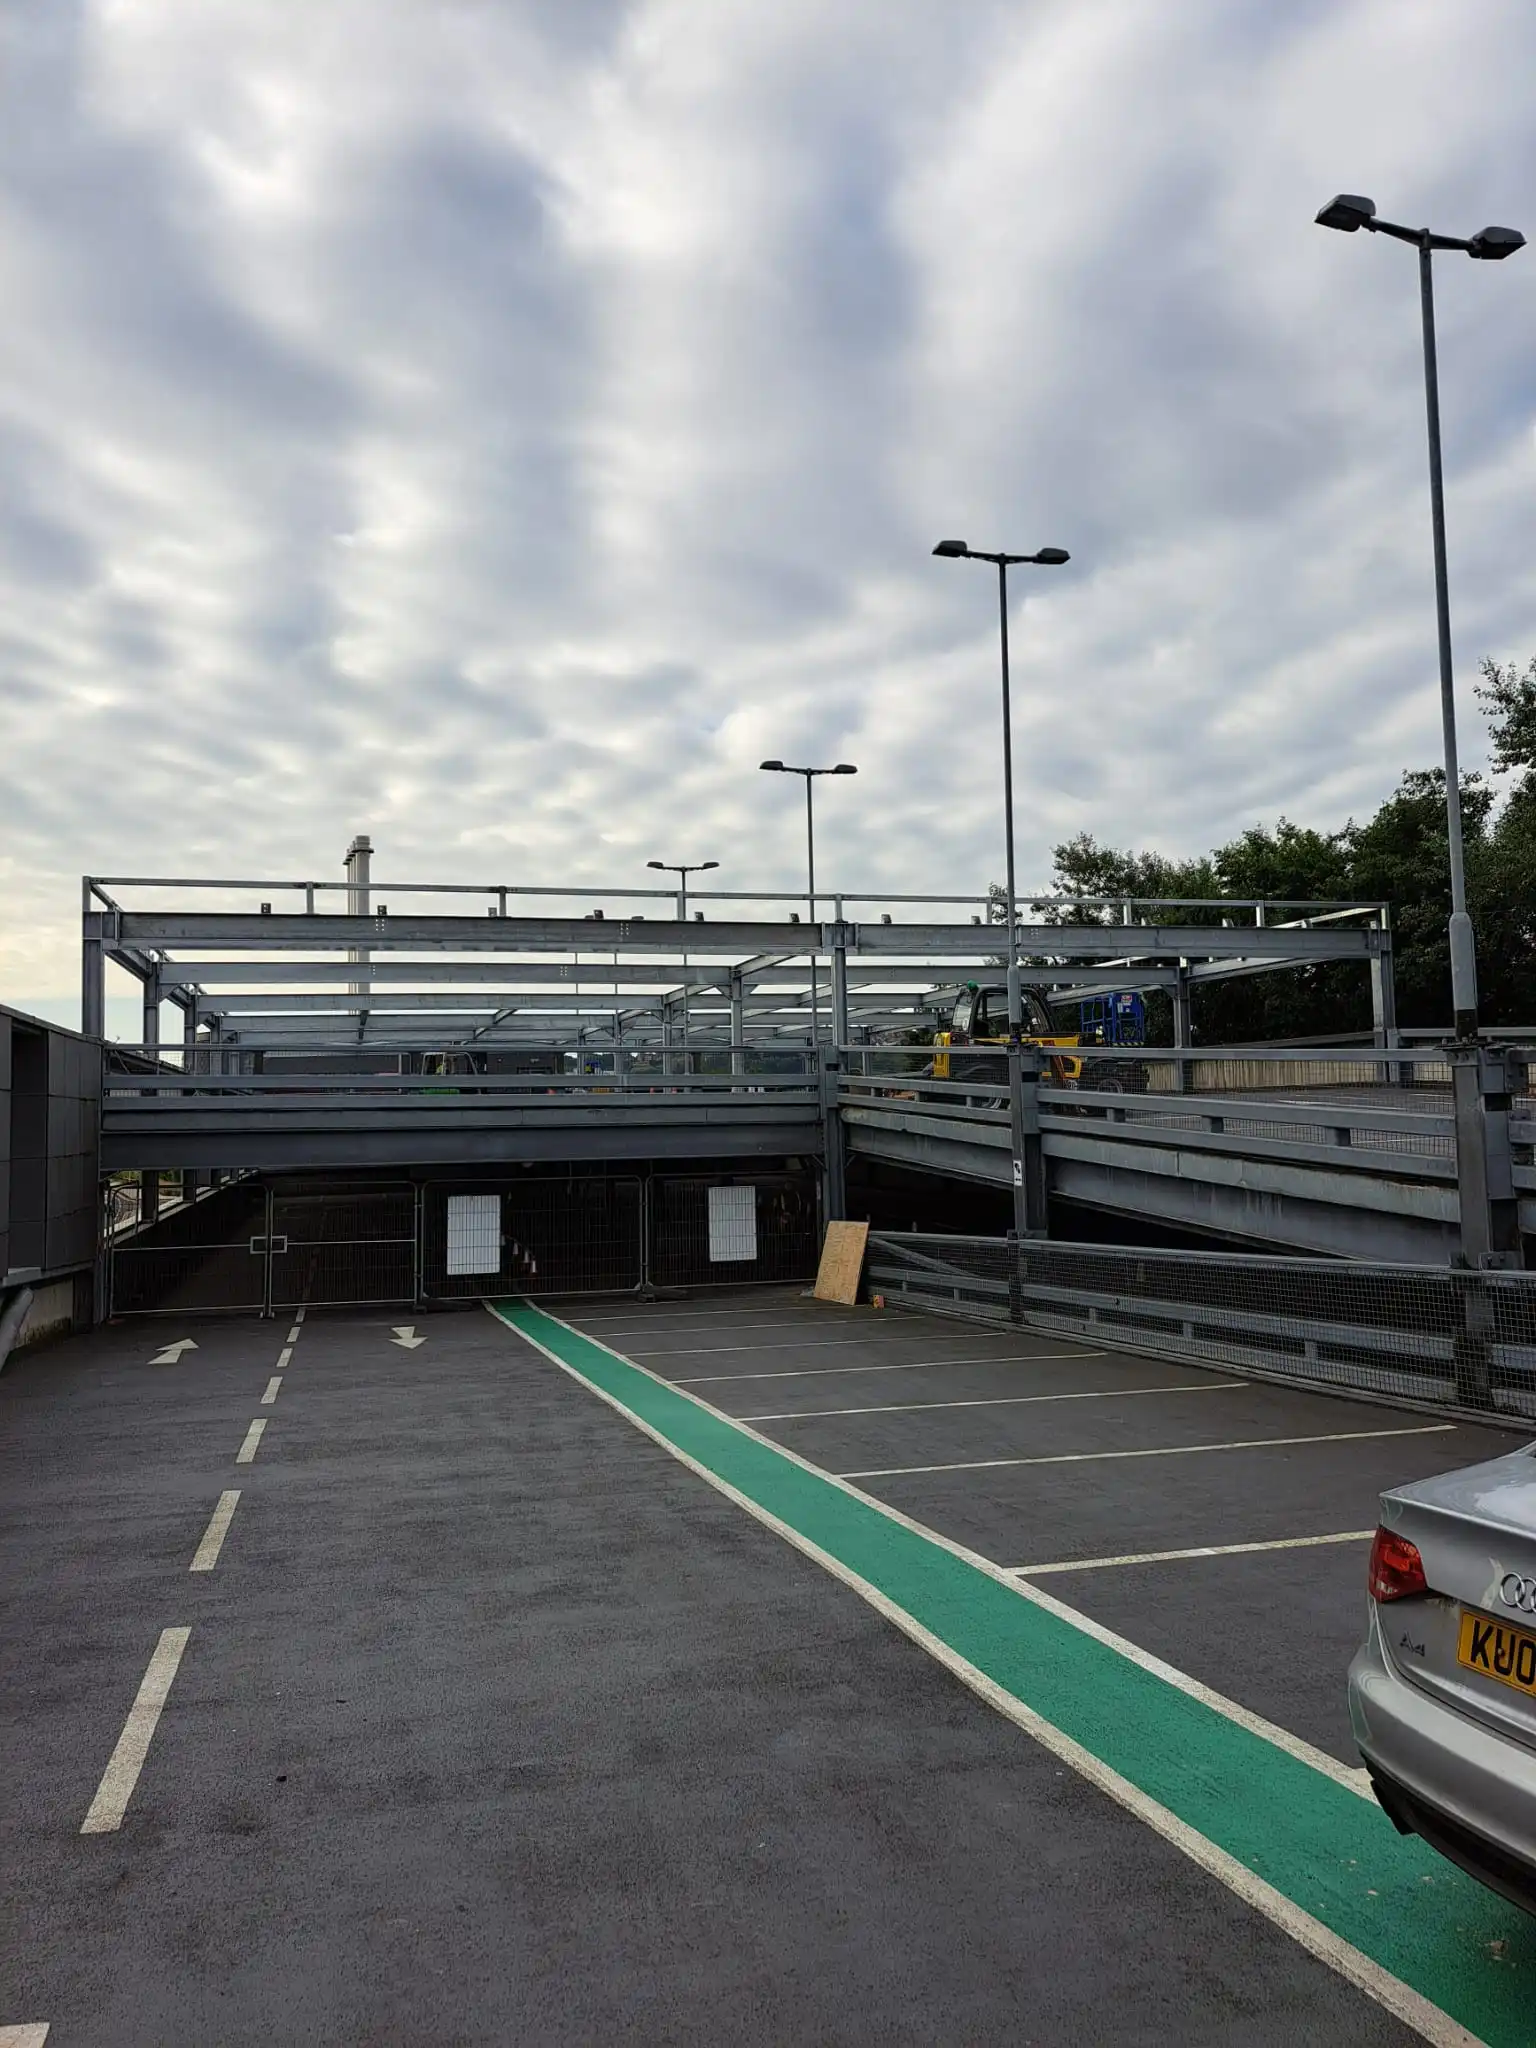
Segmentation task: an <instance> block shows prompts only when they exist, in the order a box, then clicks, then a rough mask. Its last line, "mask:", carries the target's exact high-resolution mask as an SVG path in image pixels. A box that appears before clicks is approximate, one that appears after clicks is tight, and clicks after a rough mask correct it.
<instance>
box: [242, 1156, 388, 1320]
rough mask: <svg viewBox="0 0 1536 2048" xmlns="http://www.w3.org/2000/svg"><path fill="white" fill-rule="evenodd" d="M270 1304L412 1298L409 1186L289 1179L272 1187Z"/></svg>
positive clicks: (289, 1305) (337, 1303)
mask: <svg viewBox="0 0 1536 2048" xmlns="http://www.w3.org/2000/svg"><path fill="white" fill-rule="evenodd" d="M269 1253H270V1260H271V1269H272V1279H271V1293H270V1297H269V1299H270V1304H271V1306H272V1307H273V1308H299V1307H308V1306H311V1305H313V1306H315V1307H320V1306H326V1305H328V1306H333V1307H340V1306H350V1305H359V1306H361V1305H362V1304H364V1303H369V1302H400V1301H404V1302H411V1301H414V1300H415V1299H416V1291H417V1290H416V1270H417V1258H416V1190H415V1189H414V1187H412V1186H411V1185H410V1183H409V1182H399V1183H395V1184H390V1185H386V1186H376V1187H358V1186H352V1185H349V1184H348V1183H346V1182H337V1183H336V1184H335V1185H334V1186H331V1187H325V1186H321V1187H318V1188H317V1187H314V1186H311V1185H308V1184H305V1183H289V1184H287V1185H280V1186H277V1187H274V1189H273V1193H272V1208H271V1224H270V1232H269Z"/></svg>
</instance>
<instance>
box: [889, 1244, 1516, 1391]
mask: <svg viewBox="0 0 1536 2048" xmlns="http://www.w3.org/2000/svg"><path fill="white" fill-rule="evenodd" d="M867 1273H868V1286H869V1288H870V1290H871V1292H873V1293H875V1294H879V1295H881V1296H882V1297H883V1298H884V1300H885V1301H886V1303H887V1305H888V1306H891V1307H897V1308H915V1309H923V1310H926V1311H928V1312H930V1313H934V1312H937V1313H939V1314H948V1315H956V1316H960V1317H962V1318H964V1319H965V1320H967V1321H981V1322H993V1323H1005V1324H1011V1325H1022V1326H1026V1327H1029V1328H1032V1329H1037V1330H1041V1331H1045V1332H1049V1333H1051V1334H1054V1335H1057V1336H1064V1337H1072V1338H1076V1339H1078V1340H1079V1341H1081V1342H1082V1343H1083V1344H1084V1345H1086V1346H1088V1347H1090V1348H1093V1349H1113V1350H1126V1351H1138V1352H1141V1351H1146V1352H1153V1353H1156V1354H1158V1355H1161V1356H1169V1357H1175V1358H1179V1359H1189V1360H1194V1361H1197V1362H1200V1363H1211V1364H1218V1365H1220V1366H1222V1367H1223V1368H1224V1369H1236V1370H1238V1371H1240V1372H1247V1373H1252V1374H1254V1375H1256V1376H1258V1377H1261V1378H1269V1379H1282V1380H1287V1381H1292V1382H1298V1383H1302V1384H1305V1385H1308V1386H1311V1387H1315V1388H1326V1389H1332V1390H1335V1391H1353V1392H1361V1393H1368V1394H1372V1395H1376V1396H1382V1397H1386V1398H1389V1399H1391V1400H1393V1401H1397V1402H1408V1403H1412V1404H1414V1405H1422V1406H1428V1407H1433V1408H1437V1409H1450V1410H1453V1411H1455V1412H1458V1413H1463V1414H1466V1415H1469V1416H1476V1417H1479V1418H1481V1419H1483V1420H1488V1419H1490V1418H1497V1417H1505V1418H1508V1419H1509V1420H1511V1421H1514V1422H1526V1421H1531V1420H1536V1274H1529V1273H1509V1272H1468V1271H1459V1270H1456V1269H1454V1268H1448V1267H1443V1266H1397V1265H1373V1264H1365V1263H1347V1262H1344V1261H1340V1260H1325V1259H1292V1258H1261V1257H1257V1256H1250V1255H1245V1254H1223V1253H1212V1252H1199V1253H1194V1252H1171V1251H1153V1250H1146V1249H1143V1248H1141V1247H1135V1248H1131V1249H1120V1248H1118V1247H1114V1246H1104V1245H1086V1244H1069V1243H1059V1242H1054V1241H1053V1242H1049V1243H1047V1242H1042V1241H1037V1240H1021V1239H998V1238H977V1237H944V1236H936V1235H929V1234H923V1233H916V1232H889V1231H877V1232H872V1233H871V1235H870V1239H869V1257H868V1268H867Z"/></svg>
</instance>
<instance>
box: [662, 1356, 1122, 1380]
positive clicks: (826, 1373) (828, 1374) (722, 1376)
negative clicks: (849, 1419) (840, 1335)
mask: <svg viewBox="0 0 1536 2048" xmlns="http://www.w3.org/2000/svg"><path fill="white" fill-rule="evenodd" d="M1104 1356H1105V1354H1104V1353H1103V1352H1102V1351H1018V1352H1015V1353H1014V1354H1013V1356H1012V1357H1009V1358H904V1359H902V1360H900V1361H899V1363H897V1364H896V1365H797V1366H795V1367H794V1368H793V1370H791V1371H789V1372H711V1373H692V1374H690V1375H689V1377H688V1378H687V1379H682V1380H673V1382H672V1384H673V1386H674V1387H723V1386H729V1385H732V1384H733V1383H734V1382H736V1381H737V1380H739V1381H741V1383H742V1384H743V1385H745V1384H746V1382H747V1381H748V1380H815V1379H821V1380H832V1379H836V1378H837V1377H838V1376H839V1375H840V1374H842V1373H845V1372H927V1371H928V1370H929V1369H930V1367H933V1366H939V1365H1044V1364H1047V1363H1049V1362H1050V1361H1051V1360H1052V1359H1058V1358H1103V1357H1104Z"/></svg>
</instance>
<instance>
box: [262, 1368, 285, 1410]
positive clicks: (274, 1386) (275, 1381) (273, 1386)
mask: <svg viewBox="0 0 1536 2048" xmlns="http://www.w3.org/2000/svg"><path fill="white" fill-rule="evenodd" d="M282 1384H283V1376H282V1374H281V1373H280V1372H275V1373H273V1375H272V1377H271V1379H269V1380H268V1381H267V1391H266V1392H265V1393H264V1394H263V1395H262V1397H261V1405H262V1407H263V1408H270V1407H271V1406H272V1403H273V1402H274V1401H275V1400H276V1399H277V1390H278V1388H279V1387H280V1386H281V1385H282Z"/></svg>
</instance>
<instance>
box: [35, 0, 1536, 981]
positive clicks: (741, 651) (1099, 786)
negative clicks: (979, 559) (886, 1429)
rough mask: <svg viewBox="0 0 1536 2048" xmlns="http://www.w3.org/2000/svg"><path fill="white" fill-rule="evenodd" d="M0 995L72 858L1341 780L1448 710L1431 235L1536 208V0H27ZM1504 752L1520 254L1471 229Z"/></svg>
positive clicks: (1521, 485) (532, 867)
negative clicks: (1407, 243)
mask: <svg viewBox="0 0 1536 2048" xmlns="http://www.w3.org/2000/svg"><path fill="white" fill-rule="evenodd" d="M0 58H3V74H0V96H3V97H0V115H3V118H0V304H3V305H4V308H5V316H4V319H3V321H0V883H3V893H0V1000H5V1001H9V1002H12V1003H15V1004H17V1005H20V1006H22V1007H28V1008H36V1009H40V1010H43V1011H45V1012H48V1013H49V1014H55V1015H58V1016H60V1017H62V1018H66V1019H71V1020H72V1018H73V1015H74V1006H75V1003H76V1000H77V988H78V970H77V965H76V961H77V948H76V938H75V930H76V919H77V910H78V900H79V899H78V877H79V875H80V874H81V872H82V871H90V872H95V873H116V874H128V873H138V874H144V873H182V874H202V873H207V874H224V875H231V874H253V875H260V874H267V875H306V874H315V875H329V874H332V873H334V872H335V871H336V870H337V869H338V867H339V863H340V858H341V854H342V852H343V849H344V847H345V845H346V842H347V841H348V839H349V838H350V837H351V835H352V834H353V833H354V832H355V831H359V830H366V831H371V832H372V834H373V836H374V840H375V844H376V845H377V846H378V847H379V849H380V853H379V855H378V857H377V860H376V864H375V865H376V872H378V873H381V874H383V875H384V876H386V877H393V878H394V879H396V880H406V879H412V878H416V877H421V878H442V879H457V880H476V881H478V880H489V881H508V882H548V881H565V880H582V881H589V882H592V883H599V884H601V883H607V884H615V885H616V884H619V883H621V882H625V881H633V880H644V879H645V873H644V862H645V860H646V859H647V858H648V857H649V856H652V855H661V856H663V857H665V858H667V859H669V860H681V859H700V858H710V857H713V858H716V859H718V860H720V862H721V874H720V877H719V880H720V882H721V883H722V885H731V886H740V887H748V886H756V885H759V884H761V885H765V886H766V885H772V884H778V885H782V884H785V883H787V882H789V881H790V880H792V879H794V878H796V877H798V875H799V872H800V860H801V839H800V836H799V834H800V814H799V812H798V811H797V809H796V801H795V790H794V786H793V785H791V784H788V783H786V782H785V781H783V780H782V779H781V778H776V777H769V776H765V775H760V774H758V772H757V763H758V761H759V759H761V758H762V757H763V756H764V755H765V754H774V755H782V756H784V757H785V758H788V759H791V760H815V761H833V760H837V759H841V758H847V759H850V760H853V761H856V762H857V763H858V765H859V770H860V774H859V778H858V780H857V781H856V782H843V783H840V784H836V785H831V786H828V787H827V791H826V797H825V801H824V803H823V804H822V807H821V811H820V817H819V822H820V827H821V830H820V833H819V838H820V842H821V848H822V860H821V867H822V872H823V877H824V879H825V880H826V881H827V882H829V883H830V884H831V885H833V886H838V885H841V886H842V887H845V888H848V889H856V888H860V887H865V888H868V887H872V886H876V887H883V888H890V889H898V888H908V889H914V888H924V887H927V888H934V889H937V888H979V887H980V886H982V885H983V884H984V883H985V881H986V880H987V878H988V877H989V876H991V875H995V874H997V873H998V872H999V871H1000V868H1001V857H1000V837H1001V827H1000V801H999V786H998V785H999V767H998V743H997V721H998V707H997V680H996V661H997V647H996V610H995V600H994V593H993V590H992V588H991V587H990V585H989V582H988V576H989V573H990V572H988V571H986V570H985V569H982V568H979V567H977V566H974V565H970V564H964V563H945V562H937V561H934V560H932V559H931V557H930V553H929V550H930V549H931V547H932V545H933V543H934V541H935V540H937V539H939V538H940V537H941V536H944V535H947V534H958V535H961V536H963V537H965V538H967V539H969V540H970V541H971V542H972V543H973V544H974V545H977V546H999V545H1001V546H1006V547H1009V548H1017V549H1026V548H1033V547H1038V546H1040V545H1042V544H1045V543H1053V544H1057V545H1060V546H1064V547H1067V548H1069V549H1070V550H1071V551H1072V555H1073V561H1072V565H1071V567H1070V568H1068V569H1065V570H1056V571H1022V572H1019V576H1018V590H1017V599H1018V603H1017V607H1016V610H1015V616H1014V633H1015V641H1014V647H1015V656H1016V688H1017V691H1018V711H1017V715H1018V719H1019V726H1020V734H1019V740H1020V756H1021V772H1020V799H1019V802H1020V833H1021V867H1022V870H1023V875H1024V877H1025V878H1027V880H1028V881H1029V882H1031V883H1032V884H1036V885H1038V884H1039V883H1042V882H1043V881H1044V880H1045V878H1046V876H1047V875H1048V873H1049V867H1050V848H1051V846H1052V845H1053V844H1054V843H1055V842H1056V841H1057V840H1059V839H1061V838H1062V837H1064V836H1065V835H1067V834H1070V833H1073V832H1076V831H1078V830H1081V829H1087V830H1090V831H1092V832H1095V833H1097V834H1098V835H1100V836H1101V837H1103V838H1107V839H1109V840H1111V841H1114V842H1116V843H1120V844H1127V843H1135V844H1139V845H1158V846H1161V847H1164V848H1166V849H1167V850H1169V851H1174V852H1190V851H1195V850H1198V849H1201V848H1204V847H1206V846H1208V845H1210V844H1212V843H1213V842H1215V841H1217V840H1219V839H1221V838H1222V837H1224V836H1226V835H1229V834H1230V833H1232V832H1234V831H1235V830H1238V829H1240V828H1241V827H1243V826H1244V825H1246V824H1249V823H1251V822H1253V821H1254V820H1258V819H1264V820H1270V821H1272V820H1273V819H1274V818H1275V817H1276V816H1278V815H1279V814H1280V813H1281V812H1285V813H1286V814H1287V815H1289V816H1292V817H1294V818H1298V819H1301V820H1303V821H1305V822H1309V823H1317V824H1321V825H1330V826H1331V825H1336V824H1339V823H1341V822H1342V821H1343V819H1344V818H1345V817H1346V816H1347V815H1348V814H1349V813H1350V812H1351V811H1356V812H1359V811H1361V810H1364V809H1366V808H1368V807H1370V806H1372V805H1374V803H1376V802H1377V801H1378V800H1379V799H1380V798H1381V797H1382V796H1383V795H1384V794H1386V792H1387V791H1388V790H1389V788H1390V787H1391V786H1392V785H1393V784H1394V783H1395V781H1396V779H1397V776H1398V773H1399V771H1400V770H1401V769H1402V768H1404V767H1405V766H1410V765H1415V766H1416V765H1421V764H1428V763H1430V762H1432V761H1433V760H1434V759H1435V758H1436V753H1437V744H1438V728H1437V711H1436V699H1435V688H1434V678H1435V667H1434V636H1433V611H1432V592H1431V584H1430V556H1429V535H1428V517H1427V509H1426V494H1425V487H1424V477H1425V464H1424V443H1423V402H1422V390H1421V384H1420V381H1419V380H1420V374H1421V373H1420V356H1419V334H1418V318H1417V315H1418V308H1417V291H1416V280H1415V275H1414V261H1413V256H1412V253H1411V251H1409V250H1407V249H1405V248H1403V247H1401V246H1400V245H1397V244H1394V243H1390V242H1387V241H1385V240H1384V239H1381V238H1371V239H1368V238H1367V237H1365V236H1360V237H1358V238H1356V239H1354V240H1349V239H1346V238H1345V237H1343V236H1339V235H1331V234H1327V233H1325V232H1324V231H1322V230H1321V229H1319V228H1317V227H1315V226H1314V225H1313V224H1312V216H1313V214H1314V213H1315V211H1316V209H1317V207H1318V206H1319V205H1320V204H1321V203H1322V202H1323V201H1324V200H1326V199H1327V198H1328V197H1330V196H1331V194H1332V193H1334V192H1335V191H1338V190H1340V189H1343V190H1347V191H1355V192H1365V193H1369V194H1371V195H1372V196H1373V197H1374V198H1375V199H1376V200H1377V201H1378V203H1379V205H1380V207H1381V209H1382V212H1383V213H1384V214H1385V215H1387V216H1389V217H1393V218H1397V219H1403V220H1408V221H1411V222H1414V223H1418V222H1419V221H1420V220H1426V221H1428V222H1430V223H1432V224H1433V225H1435V226H1436V227H1438V228H1440V229H1442V230H1444V231H1448V232H1456V233H1470V232H1471V231H1473V230H1474V229H1476V228H1478V227H1481V226H1483V225H1484V224H1485V223H1487V222H1489V221H1494V222H1501V223H1508V224H1510V225H1513V226H1517V227H1524V228H1525V229H1526V230H1527V232H1529V233H1531V234H1532V236H1533V239H1536V122H1533V120H1532V118H1531V89H1530V88H1531V80H1532V78H1533V77H1536V8H1532V7H1531V5H1530V4H1529V0H1507V4H1506V0H1455V4H1451V0H1291V4H1289V5H1286V6H1284V7H1279V6H1276V5H1274V0H1252V4H1249V0H1210V4H1206V0H1177V4H1176V5H1165V6H1149V5H1147V4H1145V0H1073V4H1072V5H1070V6H1062V5H1060V4H1059V0H1057V4H1051V5H1042V6H1035V5H1032V4H1029V0H966V4H965V5H964V6H963V7H960V6H951V5H947V4H938V0H772V4H765V0H633V4H622V0H304V4H303V5H302V6H299V5H288V4H283V5H274V4H273V0H220V4H219V5H218V6H214V7H210V6H208V5H206V4H203V0H93V4H88V0H47V4H45V5H44V4H31V5H26V4H15V5H12V6H9V7H7V8H3V9H0ZM1438 277H1439V310H1440V340H1441V364H1442V377H1443V382H1444V393H1443V402H1444V417H1445V434H1446V454H1447V466H1448V498H1449V516H1450V536H1451V539H1450V545H1451V568H1452V577H1453V592H1452V595H1453V608H1454V626H1455V632H1456V641H1457V652H1458V665H1459V670H1460V674H1461V677H1462V681H1463V692H1462V701H1463V710H1464V732H1465V751H1466V754H1467V756H1468V758H1469V759H1470V760H1473V761H1477V760H1480V759H1481V757H1482V755H1483V752H1484V746H1485V740H1484V734H1483V728H1482V725H1481V722H1480V720H1479V719H1478V717H1477V713H1476V709H1475V704H1474V700H1473V697H1472V690H1471V685H1472V682H1473V681H1474V680H1475V678H1476V667H1477V662H1478V659H1479V657H1481V656H1482V655H1484V654H1488V653H1491V654H1495V655H1498V656H1500V657H1505V658H1507V657H1511V656H1518V657H1520V658H1521V659H1522V662H1523V660H1524V659H1525V658H1526V657H1527V656H1529V655H1530V654H1531V653H1533V652H1536V549H1533V547H1532V544H1531V543H1532V512H1533V508H1536V432H1533V422H1536V349H1533V346H1532V342H1533V337H1536V253H1530V254H1527V255H1523V256H1519V257H1517V258H1516V259H1515V260H1514V261H1513V262H1511V263H1509V264H1507V265H1502V266H1496V265H1478V264H1471V263H1467V262H1465V261H1463V260H1462V259H1460V258H1455V257H1449V258H1442V259H1441V265H1440V269H1439V272H1438Z"/></svg>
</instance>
